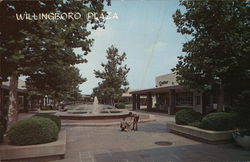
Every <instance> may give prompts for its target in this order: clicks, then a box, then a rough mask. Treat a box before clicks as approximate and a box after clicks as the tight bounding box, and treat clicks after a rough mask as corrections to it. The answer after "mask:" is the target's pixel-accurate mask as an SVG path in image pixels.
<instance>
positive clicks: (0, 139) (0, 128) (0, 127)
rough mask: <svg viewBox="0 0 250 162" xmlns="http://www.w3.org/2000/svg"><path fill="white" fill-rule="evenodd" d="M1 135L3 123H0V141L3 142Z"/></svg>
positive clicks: (2, 133)
mask: <svg viewBox="0 0 250 162" xmlns="http://www.w3.org/2000/svg"><path fill="white" fill-rule="evenodd" d="M3 135H4V127H3V125H2V124H1V123H0V143H2V142H3Z"/></svg>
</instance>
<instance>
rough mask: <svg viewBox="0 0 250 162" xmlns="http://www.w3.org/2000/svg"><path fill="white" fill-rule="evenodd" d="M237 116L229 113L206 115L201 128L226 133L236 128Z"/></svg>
mask: <svg viewBox="0 0 250 162" xmlns="http://www.w3.org/2000/svg"><path fill="white" fill-rule="evenodd" d="M236 123H237V114H235V113H227V112H216V113H210V114H208V115H206V116H205V117H204V118H203V119H202V121H201V124H200V128H203V129H207V130H215V131H225V130H231V129H233V128H235V126H236Z"/></svg>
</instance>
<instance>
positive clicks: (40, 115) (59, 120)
mask: <svg viewBox="0 0 250 162" xmlns="http://www.w3.org/2000/svg"><path fill="white" fill-rule="evenodd" d="M37 116H38V117H42V118H48V119H50V120H52V121H53V122H55V123H56V125H57V127H58V129H59V130H60V129H61V119H60V117H58V116H55V115H51V114H43V113H40V114H36V115H35V116H34V117H37Z"/></svg>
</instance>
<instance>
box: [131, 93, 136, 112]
mask: <svg viewBox="0 0 250 162" xmlns="http://www.w3.org/2000/svg"><path fill="white" fill-rule="evenodd" d="M132 97H133V110H136V94H133V95H132Z"/></svg>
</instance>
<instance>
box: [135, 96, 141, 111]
mask: <svg viewBox="0 0 250 162" xmlns="http://www.w3.org/2000/svg"><path fill="white" fill-rule="evenodd" d="M136 103H137V104H136V108H137V109H138V110H140V106H141V101H140V95H139V94H138V95H137V97H136Z"/></svg>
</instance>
